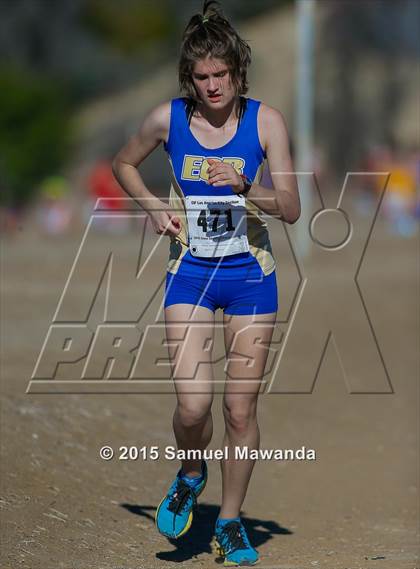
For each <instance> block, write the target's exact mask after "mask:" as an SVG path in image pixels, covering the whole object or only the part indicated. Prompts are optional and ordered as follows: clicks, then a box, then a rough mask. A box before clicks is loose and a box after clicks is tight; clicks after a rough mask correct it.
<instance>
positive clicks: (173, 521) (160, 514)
mask: <svg viewBox="0 0 420 569" xmlns="http://www.w3.org/2000/svg"><path fill="white" fill-rule="evenodd" d="M201 472H202V476H203V479H202V481H200V482H199V484H196V485H193V484H189V483H188V482H186V481H185V479H183V478H182V469H180V470H179V471H178V474H177V475H176V478H175V480H174V482H173V483H172V485H171V487H170V488H169V491H168V493H167V495H166V496H165V497H164V498H163V499H162V501H161V502H160V504H159V506H158V507H157V510H156V514H155V523H156V527H157V529H158V531H159V532H160V533H161V534H162V535H165V536H166V537H170V538H172V539H177V538H178V537H181V535H184V534H185V533H186V532H187V531H188V530H189V529H190V527H191V524H192V520H193V509H194V508H195V507H196V506H197V497H198V496H199V495H200V494H201V492H202V491H203V490H204V488H205V486H206V483H207V464H206V462H205V460H203V462H202V467H201Z"/></svg>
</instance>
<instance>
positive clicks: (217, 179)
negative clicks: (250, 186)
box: [207, 158, 244, 194]
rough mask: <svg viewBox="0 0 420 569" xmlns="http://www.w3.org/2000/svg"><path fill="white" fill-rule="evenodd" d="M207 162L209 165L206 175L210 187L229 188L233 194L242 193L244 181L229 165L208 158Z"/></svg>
mask: <svg viewBox="0 0 420 569" xmlns="http://www.w3.org/2000/svg"><path fill="white" fill-rule="evenodd" d="M207 162H208V163H209V164H210V167H209V168H207V174H208V175H209V181H208V183H209V184H210V185H211V186H231V187H232V190H233V191H234V192H235V193H237V194H238V193H239V192H242V190H243V189H244V181H243V180H242V178H241V177H240V175H239V174H238V172H237V171H236V170H235V168H234V167H233V166H232V165H231V164H225V163H224V162H220V161H219V160H213V158H209V159H208V160H207Z"/></svg>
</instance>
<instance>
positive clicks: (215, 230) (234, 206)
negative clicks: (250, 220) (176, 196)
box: [185, 195, 249, 257]
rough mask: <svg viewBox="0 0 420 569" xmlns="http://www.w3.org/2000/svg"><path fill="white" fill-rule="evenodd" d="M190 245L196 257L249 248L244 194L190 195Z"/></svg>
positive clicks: (222, 254) (224, 253)
mask: <svg viewBox="0 0 420 569" xmlns="http://www.w3.org/2000/svg"><path fill="white" fill-rule="evenodd" d="M185 207H186V210H187V220H188V237H189V248H190V251H191V254H192V255H193V256H194V257H224V256H226V255H235V254H236V253H246V252H248V251H249V244H248V237H247V220H246V206H245V197H244V196H239V195H236V196H219V197H215V196H187V197H186V198H185Z"/></svg>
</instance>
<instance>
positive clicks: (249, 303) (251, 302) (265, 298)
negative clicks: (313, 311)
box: [164, 271, 278, 315]
mask: <svg viewBox="0 0 420 569" xmlns="http://www.w3.org/2000/svg"><path fill="white" fill-rule="evenodd" d="M171 304H193V305H198V306H205V307H206V308H209V309H210V310H211V311H213V312H215V310H216V309H217V308H222V309H223V311H224V313H225V314H235V315H240V314H241V315H246V314H250V315H252V314H269V313H272V312H277V308H278V301H277V280H276V271H273V272H272V273H270V274H269V275H267V276H265V275H263V276H262V277H261V279H260V280H254V281H249V280H248V281H247V280H244V279H240V280H234V279H229V280H220V279H213V280H211V279H203V278H200V277H186V276H181V275H179V274H178V273H175V274H173V273H170V272H167V274H166V286H165V298H164V306H165V308H166V307H167V306H170V305H171Z"/></svg>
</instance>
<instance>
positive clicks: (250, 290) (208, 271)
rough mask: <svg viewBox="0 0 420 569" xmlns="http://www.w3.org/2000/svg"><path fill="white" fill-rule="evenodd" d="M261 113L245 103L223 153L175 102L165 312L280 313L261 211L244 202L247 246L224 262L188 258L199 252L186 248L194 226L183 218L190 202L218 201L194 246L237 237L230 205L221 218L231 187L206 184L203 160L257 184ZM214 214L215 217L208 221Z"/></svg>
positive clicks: (169, 147)
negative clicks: (199, 134) (182, 306)
mask: <svg viewBox="0 0 420 569" xmlns="http://www.w3.org/2000/svg"><path fill="white" fill-rule="evenodd" d="M259 106H260V102H259V101H256V100H254V99H250V98H247V99H245V110H244V114H243V117H242V120H241V122H240V123H239V126H238V129H237V132H236V134H235V135H234V137H233V138H232V139H231V140H230V141H229V142H228V143H227V144H225V145H223V146H221V147H220V148H212V149H209V148H206V147H204V146H202V145H201V144H200V143H199V142H198V140H197V139H196V138H195V137H194V135H193V134H192V132H191V129H190V127H189V122H188V116H187V108H188V101H187V100H186V99H184V98H177V99H173V100H172V102H171V119H170V128H169V136H168V142H167V143H165V150H166V152H167V154H168V159H169V163H170V165H171V174H172V175H171V178H172V185H171V189H170V196H169V204H170V206H171V207H172V208H173V209H174V211H176V212H177V214H178V215H179V217H180V219H181V231H180V233H179V234H178V235H176V236H171V244H170V254H169V261H168V267H167V271H168V272H167V278H166V290H165V307H166V306H170V305H171V304H177V303H187V304H194V305H197V304H198V305H200V306H206V307H207V308H209V309H210V310H213V311H215V310H216V308H222V309H223V310H224V312H225V313H226V314H263V313H270V312H276V311H277V283H276V274H275V268H276V266H275V261H274V258H273V254H272V249H271V244H270V239H269V235H268V230H267V224H266V222H265V221H264V219H263V218H262V212H261V210H260V209H259V208H258V207H257V206H255V205H254V204H252V203H251V202H250V201H249V200H244V204H245V205H244V207H245V208H246V210H245V213H246V214H245V215H244V216H243V217H244V218H245V219H246V222H245V225H244V228H243V235H242V237H241V238H242V239H243V241H241V244H243V243H246V247H244V248H245V249H246V250H243V252H238V253H235V254H224V255H222V256H200V255H199V254H197V255H194V254H193V253H192V252H193V251H195V250H196V249H195V248H194V247H192V246H191V238H192V237H191V236H192V235H193V233H192V227H191V225H190V227H189V223H190V222H189V220H191V219H192V218H190V217H189V216H188V206H187V205H186V204H188V203H191V200H194V198H197V200H198V201H200V200H201V198H203V199H204V200H205V199H210V200H215V199H219V198H220V203H221V204H222V209H211V207H210V209H204V210H202V213H203V215H201V214H200V216H199V217H198V220H197V221H196V223H197V227H196V229H195V231H196V232H197V231H198V232H201V231H202V235H203V237H202V238H201V237H198V239H202V240H203V242H206V241H211V235H216V237H218V238H219V243H222V241H223V239H225V240H227V239H229V237H225V236H230V235H233V232H232V231H231V232H229V231H228V230H229V229H230V228H232V229H234V227H233V225H232V215H231V211H233V212H235V208H234V207H233V206H232V207H231V208H230V211H229V203H228V204H227V209H224V210H223V201H224V200H225V201H227V202H229V200H231V203H233V202H234V199H235V198H234V196H237V194H236V193H235V192H234V191H233V189H232V187H231V186H212V185H209V184H208V183H206V182H207V180H208V174H207V169H208V168H209V166H210V164H209V163H208V159H209V158H212V159H214V160H220V161H223V162H225V163H228V164H231V165H232V166H233V167H234V168H235V170H236V171H237V172H238V173H239V174H244V175H246V176H247V177H248V178H250V179H251V180H252V181H254V182H256V183H258V182H259V181H260V179H261V176H262V169H263V164H264V159H265V158H266V155H265V152H264V149H263V148H262V146H261V143H260V140H259V137H258V128H257V114H258V109H259ZM197 200H196V201H197ZM212 203H216V202H214V201H213V202H212ZM225 206H226V204H225ZM215 211H216V212H218V214H217V216H214V215H213V217H212V215H211V214H212V213H214V212H215ZM219 214H220V215H219ZM223 214H225V215H223ZM236 219H237V218H236ZM235 225H237V224H235ZM213 230H214V232H213V233H212V231H213ZM196 234H197V233H196ZM241 246H242V245H241ZM241 246H240V247H241ZM238 250H240V251H242V249H238ZM216 251H217V250H216ZM216 254H217V253H216Z"/></svg>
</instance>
